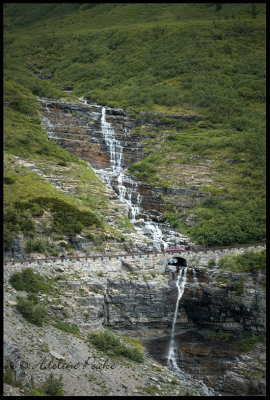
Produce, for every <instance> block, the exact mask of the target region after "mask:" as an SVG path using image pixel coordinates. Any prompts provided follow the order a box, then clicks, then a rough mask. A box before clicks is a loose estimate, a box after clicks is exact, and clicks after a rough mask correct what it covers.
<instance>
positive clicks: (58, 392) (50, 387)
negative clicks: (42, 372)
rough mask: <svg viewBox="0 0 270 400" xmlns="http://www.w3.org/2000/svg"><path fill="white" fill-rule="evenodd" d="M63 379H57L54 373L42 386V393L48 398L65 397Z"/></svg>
mask: <svg viewBox="0 0 270 400" xmlns="http://www.w3.org/2000/svg"><path fill="white" fill-rule="evenodd" d="M63 387H64V384H63V378H62V375H61V376H60V377H59V378H55V377H54V376H53V374H52V373H50V375H49V376H48V378H47V379H46V381H45V382H44V383H43V385H42V386H41V390H42V392H44V393H46V395H47V396H64V395H65V394H64V390H63Z"/></svg>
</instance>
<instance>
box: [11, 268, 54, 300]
mask: <svg viewBox="0 0 270 400" xmlns="http://www.w3.org/2000/svg"><path fill="white" fill-rule="evenodd" d="M9 282H10V284H11V285H12V286H13V287H14V289H16V290H20V291H26V292H28V293H36V294H37V293H39V292H40V293H48V292H49V291H50V290H51V283H50V281H49V280H47V279H45V278H44V277H43V276H42V275H40V274H39V273H37V272H34V271H33V270H32V269H31V268H24V269H23V270H22V272H14V274H12V275H11V277H10V279H9Z"/></svg>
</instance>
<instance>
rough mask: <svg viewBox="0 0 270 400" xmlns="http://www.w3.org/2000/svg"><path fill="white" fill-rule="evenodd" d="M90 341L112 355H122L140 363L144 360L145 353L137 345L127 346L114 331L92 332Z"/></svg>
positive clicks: (89, 336) (89, 337)
mask: <svg viewBox="0 0 270 400" xmlns="http://www.w3.org/2000/svg"><path fill="white" fill-rule="evenodd" d="M88 341H89V343H91V344H92V345H94V346H95V347H96V348H97V349H98V350H101V351H103V352H105V353H106V354H108V355H110V356H121V357H124V358H128V359H130V360H132V361H135V362H138V363H142V362H143V361H144V356H143V353H142V352H141V351H140V350H139V349H138V348H137V347H135V346H127V345H126V344H124V343H122V342H121V340H120V339H119V338H118V337H117V336H116V335H114V334H113V333H112V332H109V331H104V332H91V333H89V335H88Z"/></svg>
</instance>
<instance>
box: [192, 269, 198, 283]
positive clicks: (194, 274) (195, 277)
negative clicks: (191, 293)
mask: <svg viewBox="0 0 270 400" xmlns="http://www.w3.org/2000/svg"><path fill="white" fill-rule="evenodd" d="M192 274H193V278H194V282H196V283H198V278H197V274H196V270H195V269H194V268H192Z"/></svg>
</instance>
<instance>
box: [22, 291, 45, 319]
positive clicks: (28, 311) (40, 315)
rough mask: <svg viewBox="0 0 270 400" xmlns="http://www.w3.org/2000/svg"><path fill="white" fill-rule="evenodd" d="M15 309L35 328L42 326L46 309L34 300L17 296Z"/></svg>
mask: <svg viewBox="0 0 270 400" xmlns="http://www.w3.org/2000/svg"><path fill="white" fill-rule="evenodd" d="M16 308H17V310H18V311H19V312H20V313H21V314H22V316H23V317H24V318H25V319H27V321H28V322H30V323H32V324H34V325H37V326H42V325H43V324H44V322H45V318H46V315H47V309H46V307H45V306H43V305H40V304H39V302H37V301H36V299H35V298H33V297H31V296H29V297H28V298H25V297H21V296H18V297H17V305H16Z"/></svg>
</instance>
